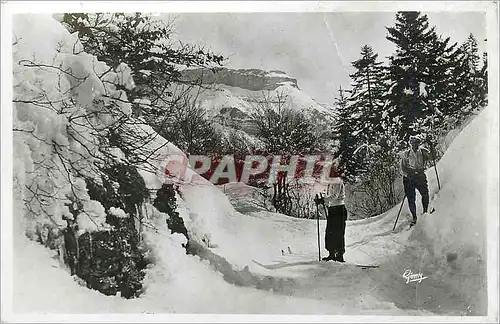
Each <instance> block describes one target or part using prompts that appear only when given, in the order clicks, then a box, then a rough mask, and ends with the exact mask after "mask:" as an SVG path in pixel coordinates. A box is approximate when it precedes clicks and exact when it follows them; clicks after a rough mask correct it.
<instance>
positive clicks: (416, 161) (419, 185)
mask: <svg viewBox="0 0 500 324" xmlns="http://www.w3.org/2000/svg"><path fill="white" fill-rule="evenodd" d="M421 142H422V141H421V139H420V137H419V136H416V135H415V136H410V147H409V148H408V149H407V150H405V151H404V152H403V154H402V158H401V170H402V171H403V186H404V190H405V194H406V197H407V198H408V207H409V209H410V212H411V215H412V216H413V219H412V221H411V225H415V223H416V222H417V207H416V204H415V189H417V190H418V192H419V193H420V195H421V196H422V207H423V210H424V214H425V213H427V210H428V208H429V188H428V184H427V176H426V175H425V166H426V164H427V162H428V161H429V160H430V156H429V151H428V150H427V149H426V148H424V147H422V146H420V144H421Z"/></svg>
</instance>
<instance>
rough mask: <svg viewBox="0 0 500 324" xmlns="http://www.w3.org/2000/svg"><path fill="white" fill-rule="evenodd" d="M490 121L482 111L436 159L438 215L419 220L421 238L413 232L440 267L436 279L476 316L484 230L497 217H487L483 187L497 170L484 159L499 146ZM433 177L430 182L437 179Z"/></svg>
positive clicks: (481, 292)
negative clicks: (494, 141)
mask: <svg viewBox="0 0 500 324" xmlns="http://www.w3.org/2000/svg"><path fill="white" fill-rule="evenodd" d="M492 118H494V117H493V108H485V109H484V110H483V112H481V114H480V115H479V116H478V117H476V119H474V120H473V121H472V122H471V123H470V124H469V125H468V126H467V127H466V128H465V129H464V130H463V131H462V132H461V133H460V134H459V135H458V136H457V137H456V138H455V140H454V141H453V143H452V144H451V146H450V147H449V148H448V150H447V151H446V153H445V154H444V156H443V157H442V159H441V160H440V161H439V164H438V170H439V177H440V182H441V186H442V188H441V190H440V191H439V192H438V193H437V194H436V195H435V196H434V199H435V201H434V205H435V207H436V210H437V212H435V213H434V214H431V215H430V216H428V217H425V218H424V219H423V221H422V224H421V225H422V228H421V230H422V232H423V234H425V235H424V236H422V237H419V236H418V233H421V232H417V233H416V238H418V239H421V240H422V241H424V242H426V243H427V244H429V245H430V247H431V251H432V253H433V254H434V258H435V261H436V262H437V263H438V264H439V269H440V271H439V273H438V274H435V275H438V276H440V277H443V278H444V280H445V281H446V282H448V283H450V284H451V285H452V286H454V287H458V288H459V290H460V292H461V293H462V294H463V296H464V298H467V299H468V300H469V302H470V303H471V305H475V306H476V307H478V308H479V310H478V311H480V312H481V311H485V310H486V305H487V295H486V291H487V290H486V275H487V267H486V261H487V235H486V229H487V226H488V219H490V218H492V217H498V215H496V214H495V215H493V214H490V213H489V211H490V210H491V209H489V207H490V208H491V203H492V202H491V201H488V195H489V193H488V186H487V183H488V181H489V177H490V176H491V174H490V172H491V171H492V168H496V167H497V166H496V165H492V164H491V161H490V160H489V159H488V152H489V151H490V150H492V149H496V150H497V151H498V147H496V148H493V147H491V138H492V136H493V133H491V132H492V130H491V129H490V127H489V126H488V123H489V121H490V120H491V119H492ZM432 172H434V170H432ZM431 174H432V173H431ZM431 174H429V177H431ZM432 178H433V183H434V181H435V180H434V179H435V176H432ZM497 181H498V178H497ZM433 189H434V190H433V191H435V190H436V187H435V186H433Z"/></svg>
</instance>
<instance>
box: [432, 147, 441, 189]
mask: <svg viewBox="0 0 500 324" xmlns="http://www.w3.org/2000/svg"><path fill="white" fill-rule="evenodd" d="M431 152H432V162H433V163H434V171H436V179H437V182H438V188H439V190H441V183H440V182H439V174H438V169H437V166H436V157H435V155H434V150H431Z"/></svg>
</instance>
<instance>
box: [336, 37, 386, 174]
mask: <svg viewBox="0 0 500 324" xmlns="http://www.w3.org/2000/svg"><path fill="white" fill-rule="evenodd" d="M377 57H378V54H376V53H374V52H373V49H372V48H371V47H370V46H368V45H365V46H363V47H362V48H361V58H360V59H358V60H356V61H354V62H352V65H353V67H354V68H355V69H356V72H354V73H353V74H351V75H350V77H351V78H352V80H353V83H352V85H351V86H352V88H351V90H350V91H349V93H350V96H349V98H347V100H346V103H345V104H343V107H339V113H340V114H339V116H338V125H337V132H338V134H339V135H340V138H339V139H340V150H339V151H340V154H342V156H344V157H346V158H345V159H342V162H341V165H342V166H344V169H345V171H346V174H347V175H349V176H356V175H358V174H359V173H360V172H362V171H363V170H365V169H366V164H367V161H366V157H365V156H364V155H363V154H357V152H360V147H363V146H364V147H366V146H367V145H371V144H374V143H376V142H377V140H378V139H379V138H380V135H381V134H382V132H383V124H382V122H381V121H382V118H383V110H384V96H385V92H386V84H385V83H384V80H385V78H386V73H385V68H384V67H383V66H382V62H378V61H377ZM340 92H341V98H340V100H341V101H344V98H343V94H342V90H341V91H340ZM347 157H348V158H347Z"/></svg>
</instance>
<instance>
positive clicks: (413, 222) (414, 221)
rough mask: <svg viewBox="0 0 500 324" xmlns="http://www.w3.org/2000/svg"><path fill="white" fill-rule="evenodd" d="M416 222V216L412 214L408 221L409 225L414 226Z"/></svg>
mask: <svg viewBox="0 0 500 324" xmlns="http://www.w3.org/2000/svg"><path fill="white" fill-rule="evenodd" d="M416 223H417V216H413V219H412V220H411V222H410V227H412V226H414V225H415V224H416Z"/></svg>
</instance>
